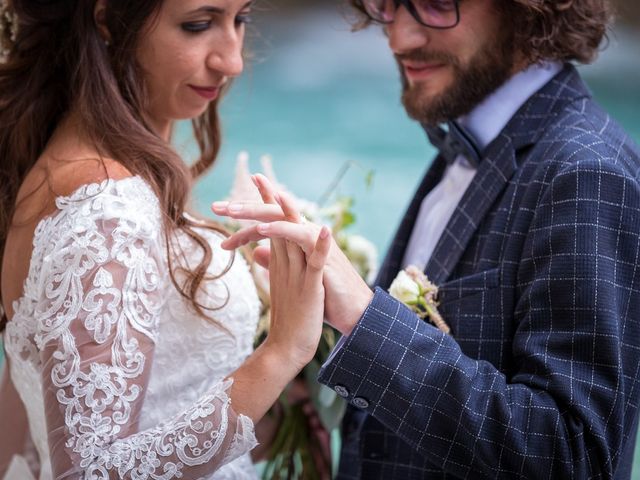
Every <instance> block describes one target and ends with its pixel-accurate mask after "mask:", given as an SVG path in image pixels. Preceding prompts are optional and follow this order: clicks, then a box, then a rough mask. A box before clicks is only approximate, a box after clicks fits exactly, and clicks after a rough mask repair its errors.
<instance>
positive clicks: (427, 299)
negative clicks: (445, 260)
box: [389, 265, 451, 333]
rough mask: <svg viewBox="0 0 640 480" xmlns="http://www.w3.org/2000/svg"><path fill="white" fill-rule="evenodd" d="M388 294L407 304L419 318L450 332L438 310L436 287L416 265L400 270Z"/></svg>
mask: <svg viewBox="0 0 640 480" xmlns="http://www.w3.org/2000/svg"><path fill="white" fill-rule="evenodd" d="M389 294H390V295H391V296H392V297H394V298H396V299H398V300H400V301H401V302H402V303H404V304H405V305H407V306H408V307H409V308H410V309H411V310H413V311H414V312H415V313H416V314H417V315H418V316H419V317H420V318H422V319H427V318H428V319H429V321H430V322H431V323H433V324H434V325H435V326H436V327H437V328H438V329H440V330H441V331H443V332H444V333H450V332H451V329H450V328H449V325H447V322H445V321H444V319H443V318H442V315H440V312H438V305H439V304H438V301H437V300H436V299H437V298H438V287H436V286H435V285H434V284H433V283H431V282H430V281H429V279H428V278H427V276H426V275H425V274H424V273H422V271H421V270H420V269H419V268H418V267H416V266H414V265H409V266H408V267H407V268H405V269H404V270H400V273H398V276H397V277H396V278H395V280H394V281H393V283H391V287H389Z"/></svg>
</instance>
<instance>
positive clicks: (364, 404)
mask: <svg viewBox="0 0 640 480" xmlns="http://www.w3.org/2000/svg"><path fill="white" fill-rule="evenodd" d="M352 403H353V404H354V405H355V406H356V407H358V408H361V409H362V410H365V409H367V408H369V402H368V401H367V400H365V399H364V398H362V397H356V398H354V399H353V402H352Z"/></svg>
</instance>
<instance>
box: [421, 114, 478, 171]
mask: <svg viewBox="0 0 640 480" xmlns="http://www.w3.org/2000/svg"><path fill="white" fill-rule="evenodd" d="M446 125H447V127H448V129H447V130H445V129H444V128H443V127H441V126H436V127H432V126H428V125H425V124H423V125H422V128H424V131H425V132H426V134H427V137H429V141H430V142H431V144H432V145H433V146H434V147H436V148H437V149H438V150H439V152H440V155H442V156H443V157H444V159H445V160H446V161H447V164H448V165H451V164H452V163H453V162H454V161H455V160H456V158H458V155H462V156H464V158H465V159H466V160H467V162H468V163H469V165H470V166H471V167H473V168H477V167H478V164H479V163H480V159H481V158H482V151H481V149H480V147H479V146H478V144H477V143H476V141H475V139H474V138H473V136H472V135H471V134H470V133H469V132H468V131H467V130H466V129H465V128H464V127H463V126H462V125H460V124H459V123H458V122H455V121H450V122H447V124H446Z"/></svg>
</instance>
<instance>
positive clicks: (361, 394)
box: [227, 0, 640, 480]
mask: <svg viewBox="0 0 640 480" xmlns="http://www.w3.org/2000/svg"><path fill="white" fill-rule="evenodd" d="M352 3H353V5H354V6H355V8H356V9H357V11H358V12H359V13H360V14H362V19H363V25H366V24H367V23H370V22H377V23H384V24H385V26H384V30H385V33H386V35H387V37H388V41H389V46H390V48H391V50H392V52H393V54H394V55H395V57H396V59H397V62H398V65H399V67H400V72H401V76H402V84H403V95H402V99H403V102H404V105H405V107H406V110H407V112H408V114H409V115H410V116H411V117H412V118H414V119H416V120H417V121H419V122H421V123H422V124H423V126H424V127H425V129H426V131H427V134H428V135H429V138H430V139H431V140H432V142H433V143H434V144H435V145H437V146H438V147H439V148H440V155H438V157H437V158H436V159H435V161H434V163H433V164H432V166H431V167H430V168H429V170H428V172H427V174H426V176H425V177H424V179H423V181H422V183H421V184H420V186H419V187H418V190H417V192H416V194H415V197H414V198H413V201H412V202H411V204H410V206H409V208H408V210H407V212H406V214H405V216H404V217H403V218H402V221H401V223H400V227H399V229H398V232H397V234H396V236H395V239H394V241H393V243H392V246H391V249H390V251H389V253H388V255H387V258H386V260H385V262H384V265H383V267H382V269H381V272H380V276H379V278H378V281H377V287H376V289H375V291H374V292H371V290H370V289H369V288H368V287H367V286H366V285H365V284H364V283H363V282H362V280H360V278H359V277H358V275H357V273H356V272H355V271H354V270H353V269H352V268H351V266H350V265H349V264H348V262H347V261H346V259H345V258H344V256H342V255H341V253H340V252H339V249H338V248H333V249H332V256H331V258H330V259H329V261H328V263H327V267H326V269H325V288H326V298H327V300H326V316H327V318H328V320H329V321H330V323H332V324H333V325H334V326H335V327H336V328H338V329H339V330H340V331H341V332H342V333H343V340H342V341H341V343H340V344H339V345H338V346H337V347H336V349H335V351H334V352H333V353H332V356H331V357H330V359H329V360H328V361H327V363H326V364H325V366H324V367H323V369H322V371H321V373H320V377H319V379H320V381H321V382H322V383H325V384H326V385H328V386H330V387H331V388H333V389H334V390H335V391H336V392H337V393H338V394H340V395H341V396H343V397H344V398H345V399H346V400H347V401H348V402H349V403H350V405H351V406H350V409H349V411H348V414H347V416H346V418H345V421H344V424H343V451H342V457H341V463H340V473H339V475H338V478H340V479H365V480H370V479H385V480H389V479H399V480H400V479H402V480H406V479H418V478H469V479H475V478H507V479H511V478H530V479H538V478H540V479H542V478H545V479H547V478H552V479H565V478H566V479H569V478H575V479H582V478H616V479H623V478H627V479H628V478H629V477H630V475H631V465H632V457H633V450H634V444H635V439H636V431H637V428H638V425H637V423H638V403H639V402H640V181H639V176H640V153H639V150H638V148H637V147H636V146H635V145H634V144H633V143H632V142H631V140H630V139H629V138H628V136H627V135H626V134H625V132H624V131H623V130H622V129H621V128H620V126H618V124H616V123H615V122H614V121H613V120H612V119H611V118H610V117H609V116H608V115H607V114H606V113H605V112H603V111H602V110H601V108H600V107H599V106H598V105H597V104H596V103H595V102H594V101H593V99H592V98H591V96H590V93H589V91H588V90H587V88H586V87H585V85H584V83H583V82H582V80H581V79H580V76H579V74H578V73H577V71H576V70H575V68H574V67H573V66H571V64H570V63H569V62H572V61H573V62H578V63H586V62H589V61H591V60H592V59H593V57H594V56H595V54H596V52H597V48H598V46H599V44H600V42H601V40H602V39H603V36H604V33H605V30H606V26H607V22H608V20H609V13H608V5H607V2H606V0H588V1H587V0H575V1H569V2H557V1H556V0H535V1H534V0H517V1H514V0H464V1H460V2H458V1H454V0H419V1H417V0H352ZM445 123H448V132H445V130H444V129H441V128H439V127H438V126H439V125H441V124H445ZM389 221H394V220H393V219H389ZM281 224H282V222H279V223H278V224H273V227H269V228H270V230H269V231H267V230H260V231H261V232H262V233H263V234H265V235H269V236H279V235H280V236H285V237H286V236H287V235H290V231H289V230H287V229H286V228H284V227H282V226H281ZM309 238H312V236H310V237H309ZM290 239H292V240H298V241H299V240H300V239H299V238H297V237H295V236H294V235H292V234H291V238H290ZM236 243H239V242H236ZM227 245H228V246H233V245H234V240H233V237H232V239H231V240H230V241H228V242H227ZM408 265H417V266H418V267H419V268H421V269H424V271H425V272H426V274H427V275H428V277H429V279H430V280H431V281H432V282H433V283H435V284H436V285H438V286H439V301H440V313H441V314H442V316H443V317H444V319H445V321H446V322H447V323H448V324H449V326H450V328H451V334H444V333H442V332H441V331H440V330H438V329H436V328H435V327H433V326H432V325H431V324H430V323H428V322H425V321H423V320H421V319H420V318H418V317H417V316H416V315H415V314H413V313H412V311H411V310H409V309H408V308H406V307H405V306H404V305H403V304H402V303H400V302H399V301H397V300H396V299H394V298H392V297H391V296H389V295H388V294H387V293H386V290H387V289H388V288H389V286H390V284H391V282H392V280H393V279H394V278H395V277H396V275H397V274H398V272H399V271H400V270H401V269H403V268H404V267H406V266H408Z"/></svg>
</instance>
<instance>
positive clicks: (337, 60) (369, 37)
mask: <svg viewBox="0 0 640 480" xmlns="http://www.w3.org/2000/svg"><path fill="white" fill-rule="evenodd" d="M257 32H260V33H257ZM250 45H251V51H252V56H253V59H252V60H250V61H249V65H248V68H247V72H246V74H245V75H244V76H243V77H242V78H241V79H239V80H237V81H236V82H235V84H234V86H233V89H232V91H231V92H230V94H229V95H228V97H227V98H226V99H225V100H224V102H223V105H222V110H221V111H222V118H223V124H224V139H225V140H224V143H223V148H222V151H221V154H220V157H219V160H218V162H217V165H216V167H215V168H214V170H213V171H212V172H210V173H209V174H208V175H206V177H205V178H203V180H202V181H201V182H200V183H199V184H198V186H197V188H196V193H195V202H196V206H197V208H198V209H199V210H200V211H201V212H203V213H207V212H208V205H209V203H210V202H211V201H213V200H217V199H223V198H225V197H226V196H227V194H228V192H229V190H230V188H231V184H232V180H233V174H234V168H235V160H236V157H237V155H238V153H239V152H241V151H246V152H248V153H249V155H250V157H251V166H252V169H253V170H254V171H258V170H259V167H260V165H259V162H258V158H259V157H260V156H261V155H264V154H268V155H270V156H272V157H273V165H274V168H275V171H276V174H277V176H278V178H279V180H280V181H281V182H282V183H283V184H285V185H287V186H288V187H289V189H290V190H291V191H292V192H293V193H295V194H297V195H298V196H301V197H304V198H306V199H308V200H314V201H315V200H318V199H319V198H320V197H321V195H322V194H323V193H324V192H325V191H326V189H327V188H328V187H329V185H330V183H331V181H332V180H333V179H334V177H335V175H336V174H337V173H338V171H339V170H340V169H341V167H342V166H343V165H344V164H345V163H347V162H353V164H354V166H353V167H352V168H351V169H350V171H349V173H348V174H347V175H346V176H345V177H344V178H343V181H342V182H341V184H340V187H339V192H340V193H343V194H346V195H350V196H353V197H354V198H355V200H356V204H355V213H356V216H357V221H356V224H355V226H354V227H353V228H352V231H353V232H354V233H360V234H362V235H364V236H366V237H367V238H368V239H370V240H371V241H372V242H373V243H374V244H375V245H376V246H377V247H378V249H379V251H380V257H382V256H383V254H384V250H385V248H386V247H387V245H388V244H389V242H390V238H391V235H392V233H393V231H394V230H395V228H396V226H397V223H398V222H399V220H400V216H401V215H402V212H403V210H404V208H405V206H406V204H407V203H408V201H409V199H410V198H411V195H412V194H413V191H414V189H415V187H416V185H417V183H418V181H419V180H420V178H421V177H422V175H423V173H424V171H425V170H426V168H427V167H428V166H429V163H430V162H431V159H432V158H433V154H434V151H433V149H432V148H431V147H430V146H429V145H428V144H427V142H426V140H425V137H424V134H423V132H422V130H421V129H420V127H419V126H418V125H417V124H415V123H414V122H412V121H410V120H409V119H408V118H407V117H406V115H405V114H404V111H403V109H402V106H401V104H400V101H399V81H398V73H397V69H396V66H395V63H394V61H393V59H392V57H391V55H390V54H389V52H388V49H387V47H386V41H385V39H384V37H383V35H382V34H381V33H380V32H379V31H378V30H376V29H370V30H366V31H363V32H358V33H351V32H350V31H349V26H348V24H347V23H346V21H345V20H344V19H343V18H342V17H341V16H340V15H337V14H336V12H334V11H326V10H325V11H322V10H318V11H314V12H311V13H309V12H306V13H305V16H304V17H294V16H290V17H288V18H284V19H283V18H278V19H276V18H274V17H271V18H264V19H261V18H260V17H258V18H257V19H256V25H255V32H254V33H252V34H251V38H250ZM638 45H640V36H638V34H637V33H636V32H632V31H627V30H623V29H621V30H618V31H616V32H615V34H614V35H613V36H612V38H611V42H610V45H609V48H608V49H606V50H605V51H604V52H603V53H602V55H601V57H600V59H599V60H598V62H597V63H596V64H595V65H593V66H589V67H584V68H581V71H582V72H583V74H584V76H585V78H586V80H587V82H588V84H589V85H590V87H591V88H592V89H593V92H594V95H595V97H596V99H598V100H599V101H600V103H601V104H602V105H603V106H604V107H605V108H606V109H607V110H608V111H609V112H610V113H611V114H612V115H613V117H614V118H616V119H617V120H618V121H619V122H620V123H621V124H622V125H623V126H624V127H625V128H626V130H627V131H628V132H629V133H630V134H631V136H632V137H633V138H634V139H635V140H636V141H637V142H640V116H639V114H638V112H639V111H640V88H639V87H638V85H640V57H639V56H638V54H637V51H638ZM189 138H190V137H189V133H188V128H187V125H181V126H180V128H179V130H178V133H177V138H176V144H177V147H178V148H179V150H180V151H181V152H183V153H184V155H185V157H190V156H192V154H193V144H192V142H191V141H190V139H189ZM369 170H373V171H375V177H374V183H373V185H372V187H371V188H367V186H366V184H365V176H366V172H367V171H369ZM0 361H1V353H0ZM636 453H637V455H636V459H637V460H636V466H635V469H634V478H639V479H640V461H639V460H638V459H640V446H639V448H637V449H636Z"/></svg>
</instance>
